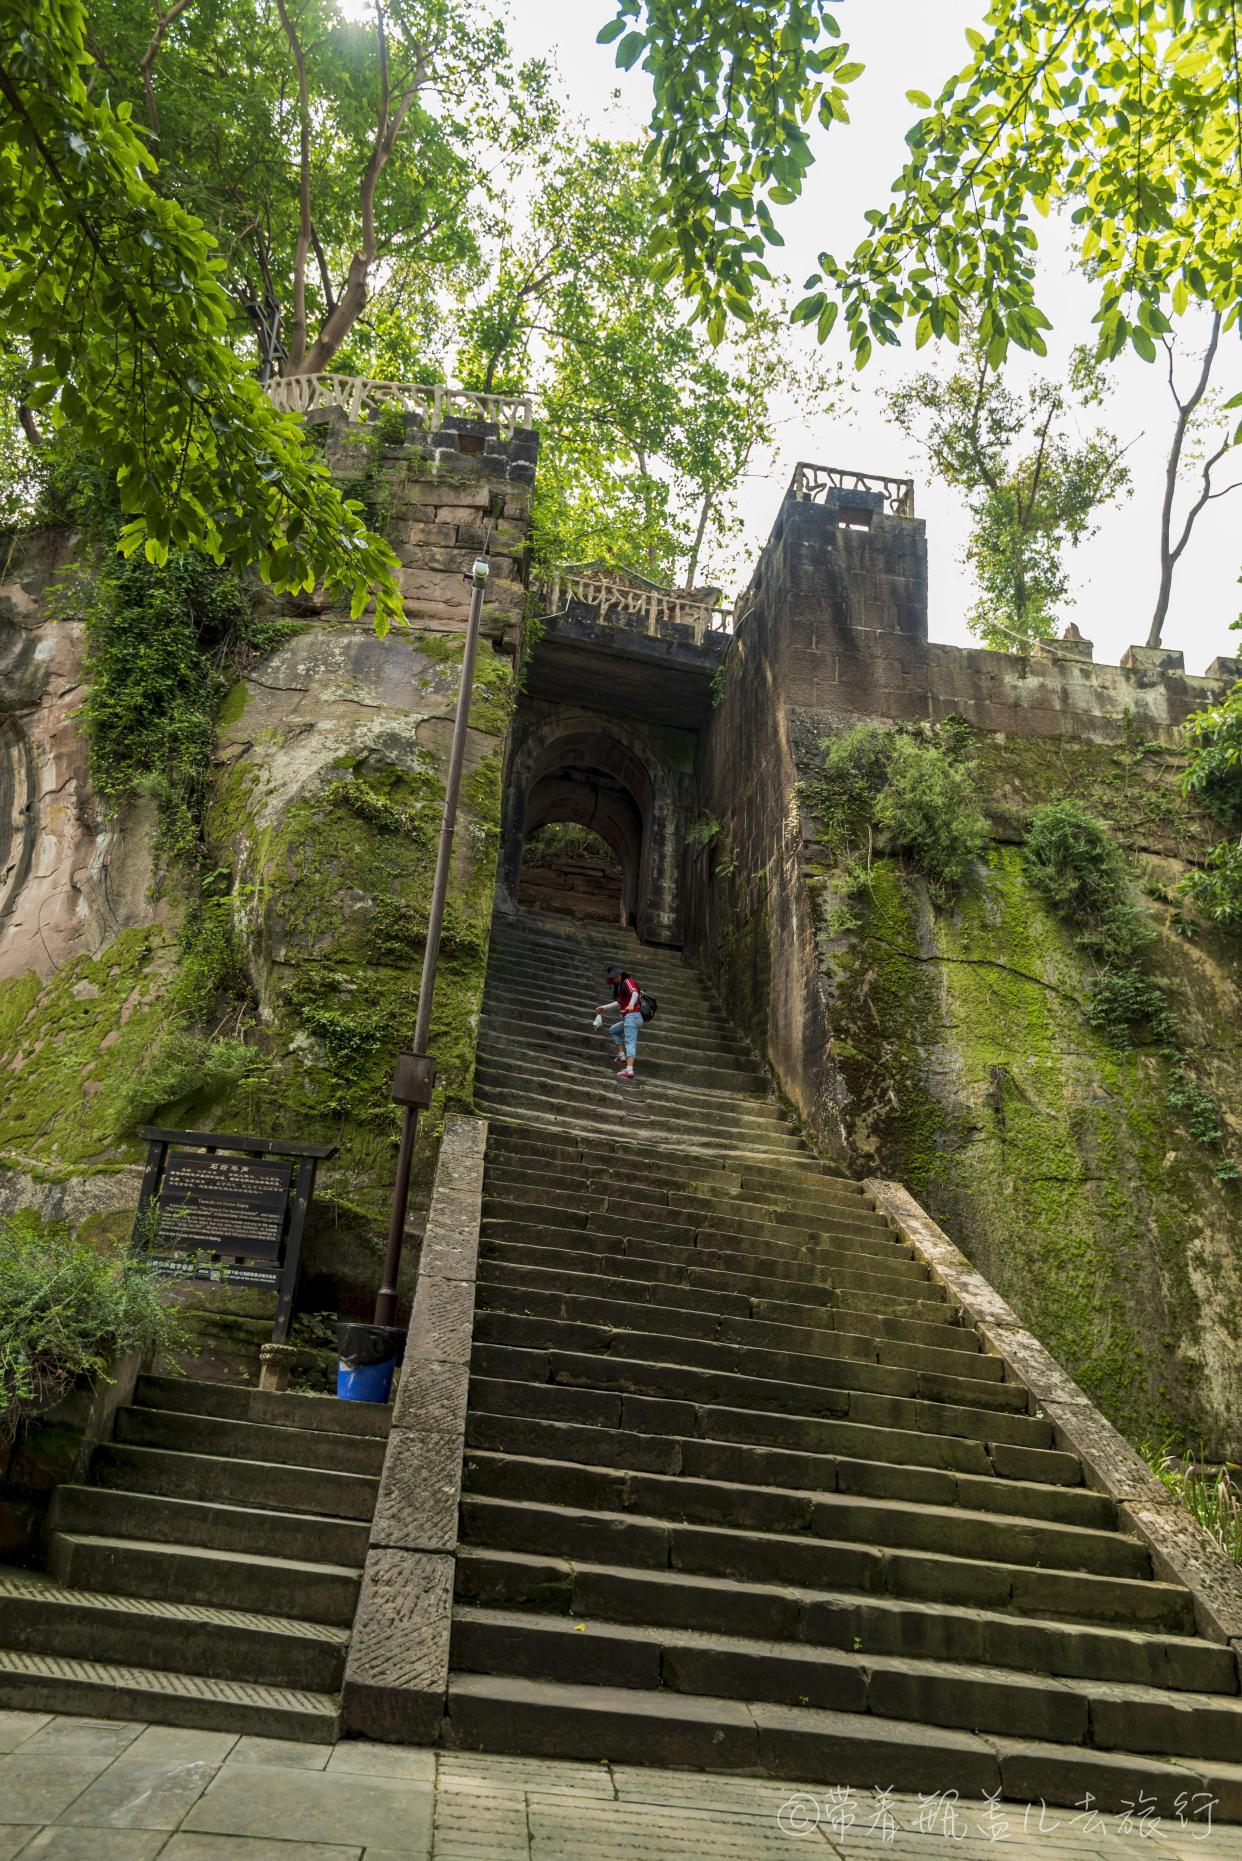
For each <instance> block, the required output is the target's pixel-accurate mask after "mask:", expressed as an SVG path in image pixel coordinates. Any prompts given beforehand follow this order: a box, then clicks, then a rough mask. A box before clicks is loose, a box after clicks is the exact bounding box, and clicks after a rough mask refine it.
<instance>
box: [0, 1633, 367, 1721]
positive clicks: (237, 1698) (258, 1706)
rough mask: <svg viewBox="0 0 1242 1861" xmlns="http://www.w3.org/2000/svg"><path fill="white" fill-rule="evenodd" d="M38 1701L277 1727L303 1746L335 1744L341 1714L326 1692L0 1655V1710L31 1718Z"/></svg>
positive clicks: (124, 1714) (110, 1712)
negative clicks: (4, 1708) (28, 1714)
mask: <svg viewBox="0 0 1242 1861" xmlns="http://www.w3.org/2000/svg"><path fill="white" fill-rule="evenodd" d="M40 1699H42V1701H43V1709H44V1710H46V1711H52V1712H65V1711H67V1712H70V1713H72V1712H75V1711H81V1710H82V1708H83V1707H84V1706H88V1705H89V1706H90V1708H91V1710H92V1712H93V1713H96V1714H102V1716H104V1717H108V1718H138V1719H143V1718H146V1719H153V1720H155V1722H156V1723H159V1724H172V1725H185V1726H195V1725H199V1726H205V1727H209V1728H210V1727H217V1726H218V1727H219V1729H221V1730H225V1731H250V1732H258V1731H261V1730H262V1729H263V1727H264V1726H265V1725H271V1723H272V1721H273V1720H275V1721H277V1723H278V1724H279V1726H280V1728H281V1729H280V1732H279V1734H278V1735H279V1736H282V1737H294V1738H301V1739H302V1740H303V1741H304V1742H306V1743H308V1744H311V1743H313V1744H332V1743H333V1742H335V1740H336V1737H337V1734H338V1731H339V1727H340V1707H339V1705H338V1702H337V1700H336V1698H335V1696H334V1695H332V1694H328V1693H307V1692H303V1691H300V1690H298V1689H295V1688H292V1687H275V1686H267V1685H259V1684H256V1683H254V1682H252V1681H244V1680H216V1679H212V1678H210V1677H207V1676H204V1675H199V1674H179V1673H173V1672H171V1671H170V1670H167V1669H163V1668H155V1667H121V1666H119V1665H116V1664H115V1663H111V1662H106V1661H92V1660H71V1659H70V1658H68V1657H67V1656H65V1655H55V1654H23V1653H20V1652H18V1651H16V1650H14V1649H10V1648H0V1703H5V1704H9V1705H11V1706H13V1707H16V1708H18V1709H19V1710H24V1711H31V1710H38V1701H39V1700H40ZM56 1699H59V1700H60V1701H62V1702H63V1703H60V1704H57V1703H55V1701H56ZM273 1729H275V1728H274V1727H273Z"/></svg>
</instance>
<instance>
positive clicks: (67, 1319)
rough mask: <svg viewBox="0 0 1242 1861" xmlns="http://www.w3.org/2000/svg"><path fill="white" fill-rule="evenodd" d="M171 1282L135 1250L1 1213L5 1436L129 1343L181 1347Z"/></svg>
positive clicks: (1, 1432) (0, 1370)
mask: <svg viewBox="0 0 1242 1861" xmlns="http://www.w3.org/2000/svg"><path fill="white" fill-rule="evenodd" d="M165 1294H166V1288H165V1287H164V1286H163V1285H162V1284H161V1282H159V1281H158V1280H157V1279H156V1278H155V1277H154V1275H153V1274H152V1273H151V1271H150V1269H149V1268H148V1266H147V1265H146V1262H145V1261H144V1260H143V1259H142V1258H141V1257H140V1256H138V1255H134V1254H125V1255H122V1256H119V1257H118V1256H116V1255H107V1254H104V1253H100V1252H97V1251H95V1250H94V1249H92V1248H91V1247H88V1246H86V1245H84V1244H83V1243H82V1242H80V1241H74V1240H70V1239H69V1238H68V1236H67V1235H66V1234H65V1233H64V1231H63V1230H58V1229H55V1228H47V1227H44V1226H43V1225H42V1224H41V1223H38V1222H34V1221H23V1220H21V1219H11V1220H5V1221H0V1442H3V1443H6V1444H7V1443H8V1442H11V1441H12V1440H13V1438H14V1436H15V1435H16V1433H17V1430H18V1427H19V1426H20V1424H21V1422H22V1421H23V1419H24V1418H25V1417H26V1416H27V1415H29V1414H32V1413H34V1412H35V1411H37V1410H39V1409H42V1408H46V1407H48V1406H49V1405H50V1404H51V1403H53V1402H56V1401H57V1400H58V1399H59V1398H60V1397H61V1396H63V1395H64V1394H65V1393H66V1392H67V1391H68V1390H69V1389H70V1388H72V1386H73V1385H74V1384H75V1383H77V1382H78V1381H80V1380H81V1379H83V1378H87V1377H90V1378H95V1377H101V1376H106V1374H107V1371H108V1366H109V1365H110V1364H111V1363H113V1362H114V1361H115V1360H116V1359H117V1358H118V1357H121V1356H123V1355H124V1354H125V1352H126V1351H130V1350H137V1349H144V1350H145V1349H148V1348H151V1349H155V1350H159V1351H172V1350H178V1349H181V1348H184V1345H185V1342H186V1338H185V1333H184V1330H183V1327H182V1325H181V1323H180V1320H179V1319H178V1317H177V1316H176V1314H175V1312H174V1311H173V1310H172V1309H170V1307H169V1306H168V1305H167V1304H166V1303H165Z"/></svg>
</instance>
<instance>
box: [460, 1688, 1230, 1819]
mask: <svg viewBox="0 0 1242 1861" xmlns="http://www.w3.org/2000/svg"><path fill="white" fill-rule="evenodd" d="M441 1736H442V1739H443V1742H444V1743H445V1744H447V1745H449V1746H450V1747H452V1748H456V1749H460V1750H473V1751H484V1750H487V1751H497V1752H500V1751H506V1752H510V1753H514V1754H517V1755H522V1756H531V1757H533V1756H548V1757H553V1756H555V1757H563V1758H581V1759H590V1760H593V1761H595V1762H600V1763H603V1762H611V1763H632V1764H652V1763H663V1764H669V1765H675V1766H677V1767H678V1768H685V1769H700V1770H708V1771H720V1772H725V1773H730V1772H733V1773H741V1774H749V1775H751V1776H753V1775H755V1774H759V1775H761V1776H768V1777H780V1778H788V1779H791V1780H793V1779H800V1778H805V1777H808V1776H810V1777H814V1776H816V1775H824V1776H828V1777H831V1779H832V1782H833V1784H834V1785H849V1786H855V1785H856V1786H858V1787H859V1788H860V1789H862V1790H864V1791H872V1790H874V1789H876V1788H878V1787H880V1786H879V1785H878V1784H877V1779H881V1780H882V1784H883V1787H884V1788H885V1789H887V1790H902V1791H923V1792H926V1791H934V1792H936V1793H941V1792H943V1791H945V1790H946V1789H949V1788H954V1789H956V1790H957V1791H958V1792H959V1795H960V1797H961V1800H962V1801H963V1802H966V1801H971V1802H973V1803H975V1804H980V1805H981V1803H982V1798H983V1796H984V1795H985V1794H986V1795H989V1796H991V1797H993V1799H1000V1800H1005V1801H1013V1802H1019V1803H1021V1802H1031V1801H1038V1800H1040V1799H1042V1801H1043V1802H1044V1803H1046V1804H1054V1805H1062V1804H1064V1805H1066V1806H1071V1805H1074V1806H1077V1805H1079V1804H1080V1803H1081V1801H1082V1799H1083V1796H1084V1791H1085V1790H1090V1792H1091V1796H1092V1798H1093V1806H1094V1807H1095V1808H1096V1810H1097V1811H1105V1812H1120V1811H1122V1810H1124V1809H1125V1808H1126V1807H1127V1806H1128V1807H1129V1808H1130V1810H1131V1811H1133V1808H1134V1804H1135V1801H1136V1791H1137V1790H1139V1789H1143V1790H1144V1791H1145V1793H1146V1795H1148V1796H1150V1797H1151V1798H1152V1799H1153V1801H1154V1804H1155V1807H1156V1808H1157V1810H1159V1811H1160V1812H1161V1813H1164V1814H1172V1813H1173V1812H1174V1806H1175V1802H1176V1800H1177V1798H1178V1797H1179V1796H1182V1795H1183V1793H1194V1792H1196V1791H1205V1790H1206V1791H1208V1792H1209V1794H1212V1795H1213V1796H1215V1794H1216V1793H1215V1792H1214V1791H1211V1789H1210V1782H1211V1775H1212V1770H1211V1766H1210V1764H1208V1765H1200V1764H1199V1763H1198V1762H1192V1761H1178V1760H1161V1759H1158V1758H1144V1759H1142V1760H1139V1761H1136V1760H1135V1759H1133V1758H1131V1757H1128V1756H1127V1757H1122V1758H1119V1757H1118V1755H1117V1754H1115V1753H1111V1752H1092V1751H1087V1750H1084V1749H1083V1748H1081V1747H1075V1746H1064V1745H1061V1746H1058V1745H1047V1744H1043V1743H1040V1742H1038V1741H1034V1740H1027V1739H1021V1738H1014V1739H1005V1738H1001V1737H999V1736H998V1735H996V1734H991V1735H990V1736H987V1737H984V1736H981V1735H979V1734H976V1733H971V1732H958V1731H953V1730H951V1729H949V1728H943V1729H936V1730H933V1729H932V1728H930V1727H928V1726H925V1725H921V1724H916V1723H913V1722H911V1721H909V1720H904V1719H887V1720H882V1719H876V1718H873V1717H871V1716H869V1715H861V1714H858V1715H851V1714H849V1713H836V1712H821V1711H816V1710H814V1709H813V1708H804V1707H791V1706H767V1705H760V1704H742V1703H740V1702H738V1701H737V1700H724V1699H712V1698H709V1697H707V1696H702V1697H699V1698H695V1697H693V1696H689V1695H681V1694H665V1693H662V1692H653V1693H631V1694H627V1693H626V1692H625V1690H624V1689H623V1688H619V1687H584V1686H569V1685H563V1684H560V1683H558V1682H556V1681H546V1680H545V1681H528V1680H521V1681H516V1680H510V1679H507V1678H501V1677H498V1676H492V1675H486V1676H476V1675H471V1674H458V1673H455V1672H450V1674H449V1680H448V1698H447V1713H446V1719H445V1723H444V1725H443V1727H442V1732H441ZM1235 1794H1236V1786H1235ZM1234 1813H1235V1814H1237V1815H1242V1801H1239V1802H1238V1806H1237V1808H1236V1809H1235V1810H1234Z"/></svg>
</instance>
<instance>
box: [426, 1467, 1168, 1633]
mask: <svg viewBox="0 0 1242 1861" xmlns="http://www.w3.org/2000/svg"><path fill="white" fill-rule="evenodd" d="M461 1503H462V1510H463V1513H464V1511H465V1508H466V1505H467V1503H469V1504H470V1505H471V1506H474V1507H476V1508H480V1507H481V1508H482V1509H483V1513H484V1515H486V1514H487V1513H488V1512H491V1513H492V1514H494V1515H498V1514H500V1513H502V1512H503V1513H505V1514H507V1515H509V1516H511V1517H512V1516H515V1515H516V1516H517V1517H519V1518H520V1517H522V1516H528V1517H529V1516H530V1515H532V1514H548V1513H551V1514H553V1515H554V1517H555V1519H556V1520H560V1519H562V1518H565V1519H568V1520H570V1521H571V1522H573V1521H579V1520H581V1521H585V1522H586V1523H587V1524H588V1525H591V1526H594V1525H599V1524H606V1525H609V1526H613V1527H615V1526H624V1525H633V1526H640V1527H641V1526H646V1527H650V1528H652V1529H654V1530H655V1531H657V1532H659V1531H672V1530H676V1529H684V1530H686V1531H691V1532H710V1533H712V1534H713V1535H714V1536H717V1537H720V1538H723V1539H726V1540H728V1541H730V1542H733V1541H736V1542H742V1541H747V1542H751V1543H755V1544H770V1543H772V1542H773V1541H775V1540H779V1541H780V1542H781V1543H782V1544H798V1545H801V1546H803V1547H806V1546H808V1545H810V1546H813V1547H814V1548H815V1549H816V1550H817V1551H823V1552H824V1553H825V1554H827V1553H828V1552H829V1551H841V1552H858V1551H864V1552H874V1553H875V1555H876V1556H878V1557H879V1558H881V1559H883V1560H887V1559H888V1558H889V1557H900V1558H907V1559H910V1560H913V1561H916V1562H919V1563H933V1564H943V1565H948V1566H950V1567H951V1568H953V1569H958V1568H960V1569H964V1570H965V1569H973V1568H975V1567H976V1566H981V1567H982V1568H983V1569H985V1570H989V1571H993V1570H994V1571H1001V1572H1010V1573H1012V1572H1017V1573H1018V1574H1019V1575H1020V1576H1022V1577H1032V1576H1038V1577H1051V1578H1053V1579H1054V1580H1060V1579H1066V1580H1069V1581H1072V1582H1074V1583H1085V1584H1087V1585H1088V1586H1090V1585H1093V1584H1105V1585H1112V1586H1118V1585H1121V1584H1126V1585H1130V1584H1135V1585H1138V1586H1140V1587H1141V1588H1142V1589H1143V1590H1144V1591H1145V1592H1147V1593H1149V1594H1156V1595H1157V1599H1158V1600H1165V1599H1166V1598H1167V1599H1168V1600H1170V1601H1172V1600H1173V1599H1175V1598H1180V1597H1182V1596H1184V1594H1185V1590H1184V1587H1183V1586H1182V1585H1181V1584H1178V1583H1167V1582H1164V1581H1163V1580H1162V1579H1161V1578H1159V1577H1141V1576H1133V1577H1124V1576H1118V1575H1116V1574H1115V1573H1113V1572H1109V1571H1098V1570H1076V1569H1071V1568H1068V1567H1066V1566H1063V1565H1060V1564H1040V1563H1035V1562H1031V1563H1021V1562H1017V1561H1008V1562H1007V1561H1006V1560H1005V1559H1004V1558H1003V1557H966V1556H963V1555H962V1554H960V1553H959V1552H955V1551H936V1550H932V1549H930V1548H926V1547H924V1548H920V1547H919V1546H917V1545H904V1544H881V1545H872V1544H870V1543H865V1542H860V1541H859V1540H857V1539H852V1538H829V1537H822V1538H821V1537H817V1536H812V1535H811V1534H810V1533H807V1532H787V1531H786V1532H782V1531H764V1530H760V1529H757V1528H754V1527H747V1526H743V1525H715V1524H710V1523H705V1522H703V1521H700V1520H689V1519H676V1518H657V1517H656V1516H654V1515H653V1514H651V1513H646V1512H610V1511H609V1510H607V1508H606V1507H602V1506H601V1507H598V1508H588V1507H586V1506H565V1505H558V1504H556V1503H555V1502H554V1501H550V1500H531V1499H504V1498H497V1497H494V1496H493V1495H492V1494H490V1493H470V1492H463V1494H462V1501H461ZM893 1503H895V1502H893ZM1102 1535H1107V1534H1102ZM514 1548H520V1547H514ZM458 1549H459V1551H460V1550H462V1549H470V1550H503V1549H505V1547H504V1546H502V1545H489V1544H486V1543H476V1541H475V1540H474V1539H472V1538H467V1537H465V1536H460V1535H459V1538H458ZM536 1554H537V1553H531V1555H536ZM568 1561H569V1562H571V1563H574V1564H577V1563H578V1562H579V1560H578V1559H577V1558H575V1557H573V1556H572V1555H571V1554H570V1555H569V1557H568ZM620 1568H628V1569H631V1570H633V1571H635V1572H636V1573H637V1574H639V1575H644V1574H646V1573H647V1572H648V1571H650V1570H653V1569H654V1570H656V1571H660V1570H663V1569H666V1568H669V1567H668V1566H664V1565H650V1564H633V1565H629V1566H620ZM677 1574H680V1567H679V1568H678V1573H677ZM688 1574H690V1575H694V1576H710V1575H712V1572H710V1571H693V1572H689V1573H688ZM739 1581H742V1582H745V1581H746V1580H745V1579H739ZM794 1587H797V1586H796V1585H795V1586H794ZM887 1594H888V1592H886V1591H885V1592H881V1591H870V1590H867V1591H862V1590H860V1591H859V1592H858V1596H859V1600H860V1601H865V1600H867V1599H868V1598H874V1597H876V1596H882V1595H887ZM911 1600H914V1601H924V1602H925V1601H927V1600H928V1599H927V1598H926V1597H916V1598H912V1599H911ZM1017 1619H1019V1620H1021V1619H1022V1618H1021V1617H1018V1618H1017ZM1069 1619H1071V1618H1070V1617H1068V1616H1067V1617H1066V1620H1069ZM1072 1619H1074V1620H1076V1621H1078V1622H1079V1623H1080V1625H1082V1626H1086V1627H1094V1626H1095V1624H1096V1622H1097V1620H1107V1619H1108V1618H1107V1617H1103V1618H1097V1617H1095V1616H1075V1617H1073V1618H1072ZM1175 1632H1176V1631H1175Z"/></svg>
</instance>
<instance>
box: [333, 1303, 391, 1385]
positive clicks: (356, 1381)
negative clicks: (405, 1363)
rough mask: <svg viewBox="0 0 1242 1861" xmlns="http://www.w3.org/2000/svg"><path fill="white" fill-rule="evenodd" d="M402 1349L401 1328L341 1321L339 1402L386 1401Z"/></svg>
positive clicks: (337, 1377) (338, 1375) (338, 1367)
mask: <svg viewBox="0 0 1242 1861" xmlns="http://www.w3.org/2000/svg"><path fill="white" fill-rule="evenodd" d="M404 1350H405V1332H404V1331H402V1330H399V1329H398V1327H397V1326H396V1325H360V1324H355V1323H352V1322H351V1323H350V1324H345V1325H341V1326H340V1327H339V1329H338V1331H337V1353H338V1357H339V1362H338V1364H337V1371H336V1393H337V1395H338V1396H339V1397H340V1398H341V1400H342V1401H343V1402H387V1400H388V1397H389V1394H390V1393H391V1390H392V1379H393V1373H394V1371H395V1370H396V1368H397V1365H398V1364H399V1363H400V1361H401V1357H402V1353H403V1351H404Z"/></svg>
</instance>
